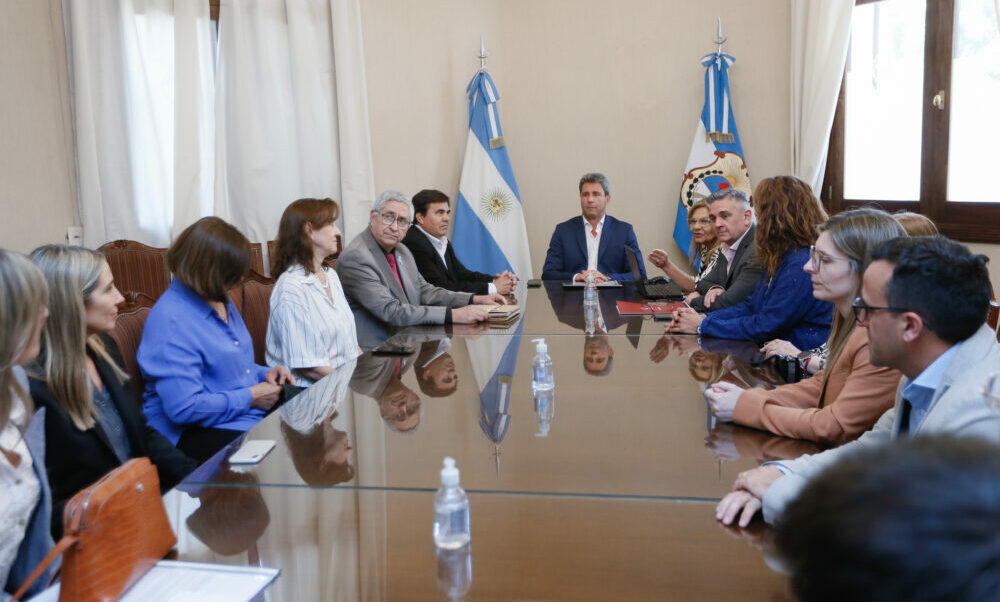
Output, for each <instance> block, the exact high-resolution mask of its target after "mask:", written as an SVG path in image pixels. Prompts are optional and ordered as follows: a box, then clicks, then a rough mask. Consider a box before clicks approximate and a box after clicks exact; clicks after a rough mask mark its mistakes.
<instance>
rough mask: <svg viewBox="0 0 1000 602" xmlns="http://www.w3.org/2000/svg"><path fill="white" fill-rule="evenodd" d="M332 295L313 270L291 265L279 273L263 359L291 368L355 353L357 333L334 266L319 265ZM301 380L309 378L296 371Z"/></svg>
mask: <svg viewBox="0 0 1000 602" xmlns="http://www.w3.org/2000/svg"><path fill="white" fill-rule="evenodd" d="M323 274H325V275H326V281H327V284H328V285H329V287H330V293H331V296H332V297H333V301H331V300H330V297H328V296H327V294H326V289H325V288H324V287H323V285H322V284H320V280H319V278H318V277H317V276H316V275H315V274H307V273H306V271H305V269H303V268H302V266H301V265H294V266H292V267H290V268H288V269H287V270H285V273H284V274H282V275H281V277H280V278H278V282H277V284H275V285H274V292H272V293H271V317H270V320H269V321H268V324H267V343H266V347H267V356H266V357H267V365H268V366H287V367H288V368H289V369H290V370H295V369H299V368H316V367H319V366H332V367H334V368H336V367H338V366H340V365H341V364H344V363H346V362H348V361H351V360H353V359H354V358H356V357H357V356H358V333H357V329H356V327H355V325H354V313H353V312H351V308H350V306H349V305H348V304H347V298H346V297H344V289H343V288H341V286H340V279H339V278H337V272H335V271H333V270H332V269H330V268H323ZM295 380H296V382H297V383H298V384H299V385H300V386H309V385H311V384H312V381H311V380H310V379H308V378H306V377H304V376H301V375H299V374H296V375H295Z"/></svg>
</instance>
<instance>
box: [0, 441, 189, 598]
mask: <svg viewBox="0 0 1000 602" xmlns="http://www.w3.org/2000/svg"><path fill="white" fill-rule="evenodd" d="M63 531H64V533H65V535H64V536H63V538H62V539H61V540H59V543H58V544H56V546H55V548H53V549H52V551H51V552H49V554H48V555H47V556H46V557H45V560H43V561H42V562H41V564H40V565H39V566H38V568H36V569H35V571H34V572H33V573H32V574H31V577H29V578H28V581H27V582H26V583H25V584H24V585H22V586H21V588H20V589H19V590H18V591H17V593H16V594H14V600H19V599H20V598H21V596H22V595H24V592H25V591H26V590H27V589H28V588H29V587H30V586H31V584H32V583H34V581H35V580H36V579H37V578H38V576H39V575H41V574H42V571H44V570H45V569H46V567H48V565H49V564H51V563H52V562H53V561H54V560H55V559H56V558H58V557H59V554H64V555H63V563H62V578H61V581H62V585H61V586H60V591H59V600H60V602H65V601H72V602H91V601H97V600H115V599H117V598H119V597H120V596H121V595H122V594H123V593H124V592H125V590H127V589H128V588H129V587H131V586H132V584H134V583H135V582H136V581H138V580H139V578H140V577H142V575H143V574H145V572H146V571H148V570H149V569H150V568H152V567H153V565H154V564H156V563H157V562H158V561H159V560H161V559H162V558H163V557H164V556H165V555H166V554H167V552H169V551H170V549H171V548H172V547H173V546H174V544H176V543H177V538H176V537H175V536H174V532H173V530H172V529H171V528H170V523H169V522H168V521H167V513H166V511H165V510H164V508H163V499H162V498H161V497H160V479H159V476H157V473H156V467H155V466H153V465H152V464H151V463H150V461H149V458H134V459H132V460H129V461H128V462H126V463H125V464H122V465H121V466H119V467H118V468H116V469H114V470H112V471H111V472H109V473H108V474H106V475H104V477H103V478H101V480H100V481H98V482H96V483H94V484H93V485H91V486H90V487H88V488H86V489H84V490H83V491H81V492H79V493H77V494H76V495H74V496H73V498H72V499H70V501H69V502H68V503H67V504H66V507H65V509H64V511H63Z"/></svg>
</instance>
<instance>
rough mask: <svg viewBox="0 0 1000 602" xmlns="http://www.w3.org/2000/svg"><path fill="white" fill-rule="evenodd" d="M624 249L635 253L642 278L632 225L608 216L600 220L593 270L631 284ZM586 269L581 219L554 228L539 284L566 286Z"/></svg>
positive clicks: (585, 252)
mask: <svg viewBox="0 0 1000 602" xmlns="http://www.w3.org/2000/svg"><path fill="white" fill-rule="evenodd" d="M625 245H628V246H630V247H632V248H633V249H635V252H636V255H637V256H638V259H639V271H640V272H642V277H643V279H645V278H646V265H645V264H644V263H643V261H642V251H640V250H639V241H637V240H636V238H635V231H634V230H633V229H632V224H629V223H628V222H623V221H621V220H617V219H615V218H613V217H611V216H610V215H608V216H605V218H604V229H603V230H601V244H600V246H599V247H598V249H597V270H598V271H599V272H601V273H602V274H604V275H605V276H607V277H608V278H612V279H614V280H618V281H619V282H621V281H623V280H627V281H631V280H632V271H631V270H630V269H629V267H628V259H626V257H625ZM585 269H587V240H586V238H584V234H583V216H582V215H578V216H576V217H574V218H572V219H568V220H566V221H564V222H563V223H561V224H559V225H558V226H556V229H555V232H553V233H552V240H550V241H549V251H548V253H546V254H545V266H544V267H542V280H562V281H565V282H569V281H570V280H572V279H573V276H574V275H576V274H579V273H580V272H581V271H582V270H585Z"/></svg>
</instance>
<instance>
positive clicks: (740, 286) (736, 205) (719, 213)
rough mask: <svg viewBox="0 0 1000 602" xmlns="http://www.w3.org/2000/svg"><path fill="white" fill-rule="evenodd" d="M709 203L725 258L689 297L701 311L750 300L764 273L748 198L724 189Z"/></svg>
mask: <svg viewBox="0 0 1000 602" xmlns="http://www.w3.org/2000/svg"><path fill="white" fill-rule="evenodd" d="M705 202H706V203H708V215H709V217H710V218H711V219H712V222H713V224H714V225H715V235H716V236H717V237H718V238H719V242H721V243H722V257H720V258H719V261H717V262H716V263H715V267H713V268H712V271H710V272H709V273H708V274H706V275H705V277H704V278H702V279H701V280H699V281H698V283H697V284H695V291H694V292H693V293H691V294H690V295H688V297H687V302H688V304H689V305H690V306H691V307H692V308H693V309H694V310H696V311H700V312H709V311H715V310H717V309H724V308H726V307H732V306H733V305H736V304H737V303H739V302H740V301H742V300H744V299H746V298H747V297H749V296H750V293H752V292H753V291H754V288H756V287H757V282H758V281H759V280H760V276H761V274H763V273H764V270H763V268H761V266H760V264H759V263H758V262H757V247H756V245H754V236H755V235H756V233H757V224H755V223H754V217H753V209H751V208H750V201H749V200H748V199H747V195H746V194H744V193H743V191H741V190H736V189H735V188H723V189H721V190H717V191H715V192H713V193H712V194H711V195H709V197H708V198H706V199H705Z"/></svg>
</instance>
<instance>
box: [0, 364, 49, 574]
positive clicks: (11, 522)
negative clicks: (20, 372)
mask: <svg viewBox="0 0 1000 602" xmlns="http://www.w3.org/2000/svg"><path fill="white" fill-rule="evenodd" d="M19 380H20V379H19ZM23 385H24V386H25V388H26V389H27V382H23ZM27 425H28V413H27V411H26V409H25V407H24V403H23V402H22V401H21V400H20V399H19V398H14V402H13V404H12V407H11V412H10V420H8V422H7V426H5V427H4V429H3V431H0V447H2V448H3V449H4V450H6V451H7V452H13V453H15V454H17V455H19V456H21V461H20V463H18V465H17V466H14V465H13V464H11V463H10V461H9V460H8V459H7V455H6V454H3V453H0V588H2V586H3V584H4V583H7V575H8V574H9V573H10V567H11V566H12V565H13V564H14V560H15V559H16V558H17V549H18V547H20V545H21V540H22V539H24V533H25V530H26V529H27V528H28V521H29V520H30V519H31V513H32V512H33V511H34V510H35V506H36V505H37V504H38V498H39V496H40V495H41V487H40V486H39V484H38V479H37V478H35V471H34V470H33V469H32V466H33V463H32V461H31V454H30V453H29V452H28V446H27V445H26V444H25V443H24V438H23V437H22V436H21V430H22V429H24V428H26V427H27Z"/></svg>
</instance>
